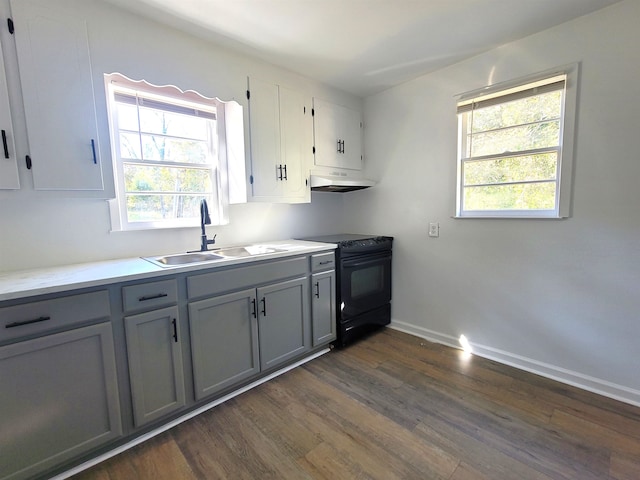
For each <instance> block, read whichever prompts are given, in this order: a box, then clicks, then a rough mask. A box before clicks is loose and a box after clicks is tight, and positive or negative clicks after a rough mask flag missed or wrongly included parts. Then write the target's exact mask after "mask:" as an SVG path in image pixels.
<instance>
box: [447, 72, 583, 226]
mask: <svg viewBox="0 0 640 480" xmlns="http://www.w3.org/2000/svg"><path fill="white" fill-rule="evenodd" d="M578 71H579V64H578V63H575V64H571V65H566V66H562V67H557V68H554V69H550V70H547V71H544V72H539V73H537V74H534V75H530V76H527V77H523V78H519V79H516V80H513V81H509V82H502V83H498V84H495V85H491V86H488V87H484V88H482V89H478V90H473V91H471V92H466V93H464V94H461V95H458V96H457V97H458V158H457V176H456V180H457V186H456V212H455V215H454V218H551V219H561V218H567V217H569V216H570V214H571V187H572V185H571V184H572V175H573V174H572V172H573V156H574V154H573V150H574V138H575V118H576V103H577V91H578ZM556 77H563V78H564V95H563V105H562V111H561V118H560V139H559V145H558V147H557V152H558V160H557V161H558V164H557V176H556V195H555V200H556V201H555V206H554V208H553V209H548V210H533V209H532V210H514V209H509V210H508V209H505V210H466V209H465V207H464V198H463V190H464V165H465V162H467V161H473V159H467V158H465V157H464V154H465V151H466V144H465V138H466V131H465V130H466V125H465V122H464V121H463V117H464V113H461V112H464V111H465V110H469V109H470V107H469V106H470V105H472V104H473V103H478V102H482V101H487V100H494V101H497V103H499V99H500V97H506V96H508V95H513V94H514V92H518V91H522V90H523V87H525V86H526V87H529V88H530V87H532V85H535V84H538V83H539V84H541V85H545V84H548V83H549V79H554V78H556ZM556 80H557V78H556ZM471 108H472V107H471ZM544 150H545V151H547V150H553V149H544ZM512 153H514V154H517V153H518V152H512ZM529 153H536V152H535V151H529ZM497 156H498V155H496V157H497Z"/></svg>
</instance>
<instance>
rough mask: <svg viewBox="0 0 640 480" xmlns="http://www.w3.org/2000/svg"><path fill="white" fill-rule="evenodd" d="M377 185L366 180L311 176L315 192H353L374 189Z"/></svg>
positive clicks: (312, 188)
mask: <svg viewBox="0 0 640 480" xmlns="http://www.w3.org/2000/svg"><path fill="white" fill-rule="evenodd" d="M375 184H376V182H374V181H373V180H366V179H364V178H349V177H337V176H333V175H311V190H313V191H315V192H352V191H353V190H362V189H363V188H369V187H373V186H374V185H375Z"/></svg>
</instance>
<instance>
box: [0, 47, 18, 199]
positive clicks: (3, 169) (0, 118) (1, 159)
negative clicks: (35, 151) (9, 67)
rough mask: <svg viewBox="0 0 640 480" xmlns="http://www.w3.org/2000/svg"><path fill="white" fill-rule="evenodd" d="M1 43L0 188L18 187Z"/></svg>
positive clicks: (16, 164)
mask: <svg viewBox="0 0 640 480" xmlns="http://www.w3.org/2000/svg"><path fill="white" fill-rule="evenodd" d="M3 48H4V47H3V45H2V43H0V130H2V132H1V133H2V140H1V141H2V145H1V146H0V189H17V188H20V180H19V178H18V163H17V162H16V149H15V146H14V142H13V124H12V123H11V115H10V112H9V92H8V90H7V82H6V76H5V70H4V53H3V51H2V50H3Z"/></svg>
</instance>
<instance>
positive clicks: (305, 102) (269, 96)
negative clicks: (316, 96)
mask: <svg viewBox="0 0 640 480" xmlns="http://www.w3.org/2000/svg"><path fill="white" fill-rule="evenodd" d="M249 89H250V92H251V94H250V98H249V124H250V137H251V174H252V179H253V180H252V184H251V191H252V200H254V201H269V202H286V203H301V202H309V201H311V193H310V192H311V189H310V187H309V182H308V175H309V168H310V158H311V154H312V132H313V120H312V117H311V114H310V113H311V112H310V106H311V102H310V99H308V98H306V97H305V96H304V95H303V94H302V93H300V92H297V91H295V90H292V89H290V88H286V87H282V86H279V85H275V84H271V83H267V82H263V81H261V80H257V79H254V78H252V79H250V84H249Z"/></svg>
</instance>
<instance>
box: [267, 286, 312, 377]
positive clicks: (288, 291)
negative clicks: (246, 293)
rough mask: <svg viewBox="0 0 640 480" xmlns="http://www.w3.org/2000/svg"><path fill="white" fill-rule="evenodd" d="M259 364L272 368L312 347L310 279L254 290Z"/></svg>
mask: <svg viewBox="0 0 640 480" xmlns="http://www.w3.org/2000/svg"><path fill="white" fill-rule="evenodd" d="M257 293H258V329H259V337H260V365H261V368H262V370H266V369H268V368H271V367H275V366H277V365H279V364H281V363H283V362H285V361H287V360H289V359H291V358H293V357H295V356H297V355H300V354H301V353H304V352H305V351H307V350H309V349H310V348H311V338H310V337H311V332H310V330H311V329H310V322H309V311H308V308H309V307H308V305H309V302H308V295H309V277H303V278H297V279H293V280H288V281H284V282H280V283H275V284H273V285H267V286H264V287H260V288H258V289H257Z"/></svg>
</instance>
